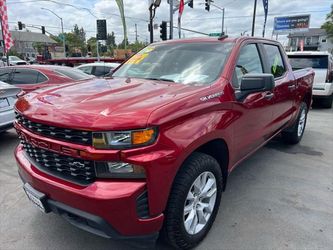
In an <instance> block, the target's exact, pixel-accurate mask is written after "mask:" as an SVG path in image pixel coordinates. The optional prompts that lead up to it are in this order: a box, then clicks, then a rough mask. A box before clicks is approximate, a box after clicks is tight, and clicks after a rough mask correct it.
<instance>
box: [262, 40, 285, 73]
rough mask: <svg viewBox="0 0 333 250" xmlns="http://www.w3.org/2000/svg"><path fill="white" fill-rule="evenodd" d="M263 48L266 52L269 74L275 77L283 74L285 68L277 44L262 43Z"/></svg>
mask: <svg viewBox="0 0 333 250" xmlns="http://www.w3.org/2000/svg"><path fill="white" fill-rule="evenodd" d="M264 48H265V50H266V54H267V60H268V67H269V69H270V70H271V72H270V73H271V74H273V76H274V77H275V78H277V77H280V76H283V74H284V73H285V72H286V68H285V66H284V63H283V59H282V56H281V52H280V49H279V47H278V46H276V45H268V44H264Z"/></svg>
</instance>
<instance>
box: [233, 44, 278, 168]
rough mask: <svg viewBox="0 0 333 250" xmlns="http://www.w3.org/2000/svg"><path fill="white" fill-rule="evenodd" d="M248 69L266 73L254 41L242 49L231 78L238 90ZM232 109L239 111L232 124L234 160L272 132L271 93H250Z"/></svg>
mask: <svg viewBox="0 0 333 250" xmlns="http://www.w3.org/2000/svg"><path fill="white" fill-rule="evenodd" d="M249 73H252V74H253V73H259V74H260V73H264V67H263V60H262V56H261V53H259V50H258V45H257V44H255V43H251V44H246V45H245V46H243V47H242V48H241V50H240V52H239V56H238V59H237V60H236V65H235V68H234V73H233V79H232V85H233V88H234V89H235V93H236V92H237V91H240V83H241V79H242V77H243V76H244V75H246V74H249ZM233 110H234V111H235V112H236V113H238V115H239V116H238V119H237V120H236V121H235V122H234V127H233V128H234V132H233V135H234V136H233V139H234V143H233V145H234V147H233V149H234V152H235V154H234V156H235V158H234V159H232V161H234V162H233V163H236V162H238V161H240V160H241V159H242V158H244V157H246V155H248V154H249V153H250V152H252V151H253V150H255V149H256V148H257V147H259V146H260V145H261V144H262V143H263V142H264V141H266V140H267V138H268V137H269V136H270V135H271V134H272V127H271V122H272V116H273V100H272V93H270V92H269V91H264V92H258V93H253V94H249V95H248V96H246V97H245V99H241V100H236V102H235V103H234V105H233Z"/></svg>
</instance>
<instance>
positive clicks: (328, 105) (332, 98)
mask: <svg viewBox="0 0 333 250" xmlns="http://www.w3.org/2000/svg"><path fill="white" fill-rule="evenodd" d="M332 102H333V94H332V95H331V96H329V97H327V98H325V99H322V100H321V105H322V107H323V108H327V109H330V108H332Z"/></svg>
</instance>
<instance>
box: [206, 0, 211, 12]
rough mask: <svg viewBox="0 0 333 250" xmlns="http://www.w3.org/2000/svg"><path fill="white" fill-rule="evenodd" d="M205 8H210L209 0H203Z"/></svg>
mask: <svg viewBox="0 0 333 250" xmlns="http://www.w3.org/2000/svg"><path fill="white" fill-rule="evenodd" d="M205 10H207V11H209V10H210V0H205Z"/></svg>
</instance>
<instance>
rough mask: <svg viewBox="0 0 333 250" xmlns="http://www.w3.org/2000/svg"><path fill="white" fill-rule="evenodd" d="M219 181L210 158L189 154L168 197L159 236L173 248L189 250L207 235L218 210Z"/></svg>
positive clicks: (218, 171) (215, 165)
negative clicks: (161, 235) (162, 236)
mask: <svg viewBox="0 0 333 250" xmlns="http://www.w3.org/2000/svg"><path fill="white" fill-rule="evenodd" d="M222 184H223V178H222V172H221V168H220V165H219V164H218V162H217V161H216V160H215V159H214V158H213V157H211V156H209V155H206V154H203V153H193V154H192V155H191V156H190V157H189V158H188V159H187V160H186V162H185V163H184V164H183V166H182V168H181V169H180V170H179V172H178V174H177V176H176V178H175V181H174V184H173V186H172V190H171V193H170V197H169V202H168V206H167V210H166V213H165V221H164V226H163V231H162V233H163V234H164V238H165V240H166V241H167V242H168V243H169V244H170V245H172V246H173V247H175V248H177V249H190V248H193V247H194V246H196V245H197V244H198V243H199V242H200V241H202V240H203V239H204V238H205V236H206V235H207V233H208V232H209V230H210V228H211V226H212V225H213V222H214V220H215V217H216V214H217V212H218V209H219V205H220V200H221V195H222V187H223V185H222Z"/></svg>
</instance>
